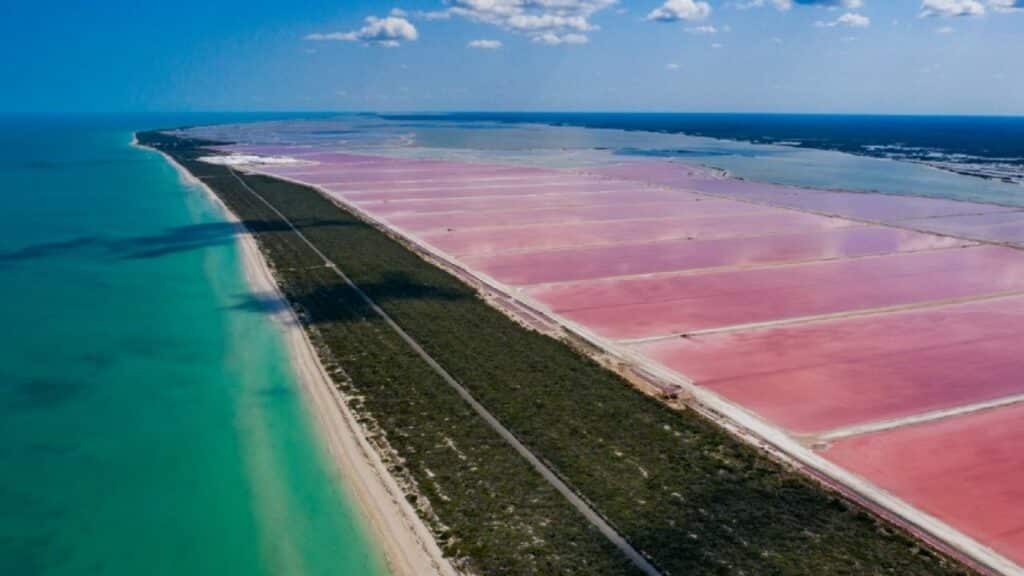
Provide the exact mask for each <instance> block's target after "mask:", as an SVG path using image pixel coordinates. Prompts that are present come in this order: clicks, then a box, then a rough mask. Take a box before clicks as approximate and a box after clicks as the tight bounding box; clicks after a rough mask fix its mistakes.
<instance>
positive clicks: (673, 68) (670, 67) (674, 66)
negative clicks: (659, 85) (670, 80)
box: [665, 62, 679, 72]
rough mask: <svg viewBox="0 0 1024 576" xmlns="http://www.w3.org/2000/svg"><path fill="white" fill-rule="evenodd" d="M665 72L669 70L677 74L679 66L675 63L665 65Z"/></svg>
mask: <svg viewBox="0 0 1024 576" xmlns="http://www.w3.org/2000/svg"><path fill="white" fill-rule="evenodd" d="M665 70H668V71H669V72H675V71H676V70H679V64H676V63H675V62H669V63H668V64H665Z"/></svg>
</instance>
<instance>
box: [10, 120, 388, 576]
mask: <svg viewBox="0 0 1024 576" xmlns="http://www.w3.org/2000/svg"><path fill="white" fill-rule="evenodd" d="M165 121H166V122H169V120H161V121H160V122H165ZM154 122H156V121H155V120H150V121H145V120H141V119H140V120H124V119H122V120H116V119H106V120H100V119H88V120H86V119H78V120H56V119H49V120H46V119H36V120H32V121H29V120H12V119H9V120H3V121H0V214H2V215H3V226H2V227H0V310H2V311H3V314H2V318H0V438H2V442H0V574H6V575H12V576H14V575H17V576H27V575H33V574H67V575H83V574H111V575H119V574H125V575H127V574H131V575H138V574H151V575H157V574H176V575H177V574H247V575H249V574H351V575H356V574H359V575H362V574H374V573H380V569H379V562H378V561H377V559H376V555H375V554H373V553H372V552H371V551H370V550H371V548H370V546H369V545H368V541H367V538H366V537H365V535H364V534H363V533H362V532H361V526H360V521H359V519H358V517H357V516H356V513H355V512H354V510H353V508H352V506H351V505H350V504H349V503H348V502H346V500H345V495H344V493H343V490H342V489H341V487H340V486H339V482H338V480H337V478H335V476H334V471H333V469H332V468H331V466H330V463H329V462H328V460H327V457H326V454H325V450H324V447H323V446H322V445H321V444H320V442H319V438H318V437H317V435H316V431H315V429H314V428H313V424H312V419H311V418H310V417H309V415H308V414H307V413H306V407H305V405H304V403H303V402H304V400H303V398H302V396H301V391H300V389H299V388H298V385H297V383H296V382H295V380H294V377H293V374H292V372H291V368H290V365H289V362H288V357H287V353H286V348H285V344H284V341H283V338H282V336H281V334H280V331H279V328H278V327H277V326H276V325H275V324H274V322H273V321H272V320H271V319H269V318H268V317H267V315H266V313H265V311H264V310H263V308H264V307H263V306H261V305H260V299H259V298H258V295H254V294H251V292H250V290H249V289H248V287H247V284H246V282H245V278H244V275H243V271H242V268H241V261H240V254H239V250H238V248H237V246H236V242H235V238H234V236H233V232H232V229H231V227H230V226H228V225H227V224H226V223H225V220H224V216H223V214H221V212H220V211H219V209H218V208H217V207H216V206H215V205H214V204H213V203H212V202H211V201H210V200H209V199H208V198H207V197H206V196H204V194H203V193H202V192H201V191H200V190H198V189H197V188H195V187H193V186H190V185H188V184H186V183H184V182H182V181H181V179H180V178H179V176H178V174H177V172H176V171H175V170H174V169H173V168H172V167H171V166H170V165H168V164H167V163H166V162H165V161H164V159H163V158H162V157H161V156H159V155H157V154H156V153H153V152H150V151H145V150H140V149H136V148H132V147H131V146H130V139H131V131H132V130H133V129H135V128H149V127H153V126H159V125H164V124H162V123H156V124H154Z"/></svg>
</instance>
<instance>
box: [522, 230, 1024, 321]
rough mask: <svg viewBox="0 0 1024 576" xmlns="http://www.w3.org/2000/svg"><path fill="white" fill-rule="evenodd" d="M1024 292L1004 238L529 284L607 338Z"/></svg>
mask: <svg viewBox="0 0 1024 576" xmlns="http://www.w3.org/2000/svg"><path fill="white" fill-rule="evenodd" d="M1008 291H1024V254H1022V253H1020V252H1019V251H1017V250H1012V249H1009V248H1002V247H997V246H977V247H972V248H963V249H953V250H939V251H932V252H912V253H906V254H891V255H885V256H880V257H869V258H863V259H852V260H833V261H826V262H814V263H809V264H803V265H791V266H783V267H773V268H766V269H755V270H738V271H725V272H717V273H708V274H689V275H681V276H680V275H675V276H673V275H664V276H655V277H643V278H626V279H613V280H600V281H592V282H578V283H570V284H556V285H550V286H538V287H536V288H531V289H529V290H528V293H529V294H530V295H531V296H532V297H533V298H535V299H536V300H538V301H539V302H542V303H544V304H546V305H547V306H548V307H549V308H551V309H552V310H554V311H555V312H557V313H559V314H561V315H563V316H565V317H566V318H568V319H570V320H572V321H574V322H576V323H579V324H581V325H584V326H587V327H589V328H590V329H591V330H593V331H595V332H597V333H598V334H600V335H602V336H604V337H607V338H649V337H652V336H665V335H669V334H678V333H684V332H690V331H695V330H707V329H712V328H722V327H726V326H736V325H742V324H750V323H761V322H773V321H779V320H791V319H794V318H808V317H812V316H817V315H829V314H840V313H845V312H851V311H858V310H868V309H884V308H888V307H894V306H907V305H915V304H921V303H927V302H942V301H948V300H954V299H961V298H968V297H982V296H987V295H992V294H998V293H1003V292H1008Z"/></svg>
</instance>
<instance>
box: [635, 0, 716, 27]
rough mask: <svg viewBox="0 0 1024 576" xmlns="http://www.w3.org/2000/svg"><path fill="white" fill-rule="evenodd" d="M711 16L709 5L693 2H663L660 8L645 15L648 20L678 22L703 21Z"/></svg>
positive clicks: (692, 0)
mask: <svg viewBox="0 0 1024 576" xmlns="http://www.w3.org/2000/svg"><path fill="white" fill-rule="evenodd" d="M710 15H711V5H710V4H708V3H707V2H695V1H694V0H665V3H664V4H662V5H661V6H660V7H658V8H655V9H654V10H651V12H650V13H649V14H647V19H648V20H654V21H658V22H678V21H680V20H703V19H705V18H707V17H708V16H710Z"/></svg>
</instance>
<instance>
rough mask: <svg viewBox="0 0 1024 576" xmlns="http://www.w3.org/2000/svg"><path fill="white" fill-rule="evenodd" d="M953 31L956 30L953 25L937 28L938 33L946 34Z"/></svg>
mask: <svg viewBox="0 0 1024 576" xmlns="http://www.w3.org/2000/svg"><path fill="white" fill-rule="evenodd" d="M953 32H954V30H953V27H952V26H943V27H941V28H936V29H935V33H936V34H943V35H946V34H952V33H953Z"/></svg>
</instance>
